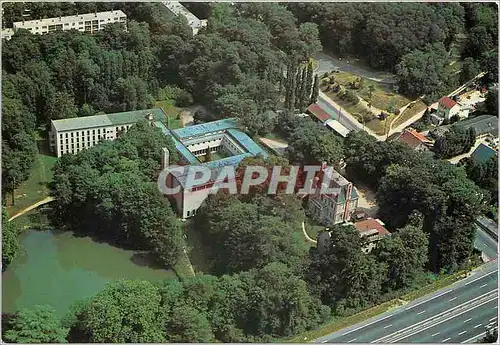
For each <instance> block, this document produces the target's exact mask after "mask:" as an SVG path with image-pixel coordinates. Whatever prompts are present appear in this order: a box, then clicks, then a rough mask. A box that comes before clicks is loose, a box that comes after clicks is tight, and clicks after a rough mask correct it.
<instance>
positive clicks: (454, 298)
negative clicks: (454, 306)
mask: <svg viewBox="0 0 500 345" xmlns="http://www.w3.org/2000/svg"><path fill="white" fill-rule="evenodd" d="M457 298H458V297H453V298H452V299H450V302H451V301H453V300H456V299H457Z"/></svg>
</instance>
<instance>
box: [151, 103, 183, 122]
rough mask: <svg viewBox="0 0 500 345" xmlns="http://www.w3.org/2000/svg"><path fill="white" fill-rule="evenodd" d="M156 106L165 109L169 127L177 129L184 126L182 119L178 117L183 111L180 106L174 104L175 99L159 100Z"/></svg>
mask: <svg viewBox="0 0 500 345" xmlns="http://www.w3.org/2000/svg"><path fill="white" fill-rule="evenodd" d="M155 107H157V108H162V109H163V111H164V112H165V113H166V114H167V116H168V124H166V125H167V127H168V128H170V129H177V128H181V127H182V123H181V120H179V119H177V117H178V116H179V114H180V113H181V112H182V109H181V108H178V107H176V106H175V105H174V101H172V100H165V101H157V102H156V104H155Z"/></svg>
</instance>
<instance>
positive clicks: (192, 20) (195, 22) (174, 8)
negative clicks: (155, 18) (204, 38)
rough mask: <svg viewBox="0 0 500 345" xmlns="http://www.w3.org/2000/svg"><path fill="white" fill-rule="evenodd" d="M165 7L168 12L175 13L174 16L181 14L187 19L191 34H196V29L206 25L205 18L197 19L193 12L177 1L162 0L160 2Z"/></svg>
mask: <svg viewBox="0 0 500 345" xmlns="http://www.w3.org/2000/svg"><path fill="white" fill-rule="evenodd" d="M162 4H163V5H165V7H167V8H168V10H169V11H170V12H172V13H173V14H175V15H176V16H179V15H182V16H184V17H185V18H186V20H187V21H188V25H189V27H190V28H191V30H192V31H193V35H196V34H198V31H199V30H200V29H201V28H203V27H205V26H207V21H206V20H205V19H198V17H196V16H195V15H194V14H192V13H191V12H190V11H189V10H188V9H187V8H186V7H184V6H183V5H182V4H181V3H180V2H178V1H163V2H162Z"/></svg>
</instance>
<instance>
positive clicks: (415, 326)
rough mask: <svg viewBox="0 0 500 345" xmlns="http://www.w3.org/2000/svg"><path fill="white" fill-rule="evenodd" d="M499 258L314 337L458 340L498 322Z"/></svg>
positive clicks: (333, 340)
mask: <svg viewBox="0 0 500 345" xmlns="http://www.w3.org/2000/svg"><path fill="white" fill-rule="evenodd" d="M497 305H498V263H497V262H496V261H492V262H489V263H487V264H485V265H483V266H481V267H480V268H479V269H476V270H474V271H473V272H471V275H470V276H469V277H467V278H466V279H463V280H461V281H459V282H456V283H455V284H453V285H451V286H449V287H446V288H444V289H442V290H440V291H438V292H436V293H433V294H431V295H428V296H425V297H422V298H420V299H417V300H415V301H413V302H410V303H408V304H406V305H403V306H401V307H398V308H395V309H393V310H390V311H388V312H386V313H384V314H381V315H379V316H377V317H374V318H372V319H369V320H367V321H365V322H362V323H360V324H357V325H354V326H351V327H348V328H345V329H343V330H340V331H338V332H335V333H332V334H329V335H327V336H324V337H322V338H319V339H316V340H315V341H314V342H316V343H440V342H443V343H461V342H466V341H471V340H470V339H474V338H475V337H478V336H480V335H481V334H483V333H484V332H486V331H487V327H492V326H493V327H496V326H497V323H498V319H497V314H498V309H497V308H498V307H497Z"/></svg>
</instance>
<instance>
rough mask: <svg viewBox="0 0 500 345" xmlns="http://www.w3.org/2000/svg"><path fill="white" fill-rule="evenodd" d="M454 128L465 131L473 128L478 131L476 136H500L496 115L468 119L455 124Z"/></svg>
mask: <svg viewBox="0 0 500 345" xmlns="http://www.w3.org/2000/svg"><path fill="white" fill-rule="evenodd" d="M454 126H457V127H458V128H462V129H464V130H468V129H469V128H471V127H472V128H474V130H475V131H476V135H482V134H485V133H491V134H492V135H494V136H498V117H496V116H494V115H480V116H476V117H472V118H468V119H467V120H463V121H459V122H457V123H455V124H454Z"/></svg>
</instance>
